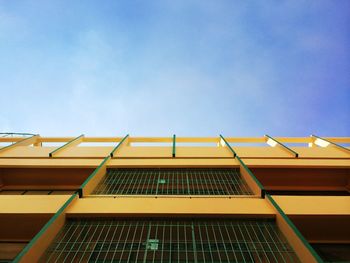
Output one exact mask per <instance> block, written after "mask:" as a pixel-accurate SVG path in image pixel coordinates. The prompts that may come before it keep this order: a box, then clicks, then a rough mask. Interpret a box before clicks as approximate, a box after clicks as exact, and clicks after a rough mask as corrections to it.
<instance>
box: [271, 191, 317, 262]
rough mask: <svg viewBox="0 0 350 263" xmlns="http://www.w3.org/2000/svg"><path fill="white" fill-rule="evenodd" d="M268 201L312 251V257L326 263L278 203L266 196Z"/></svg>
mask: <svg viewBox="0 0 350 263" xmlns="http://www.w3.org/2000/svg"><path fill="white" fill-rule="evenodd" d="M266 197H267V199H269V201H270V202H271V204H272V205H273V206H274V207H275V208H276V210H277V212H278V213H279V214H280V215H281V216H282V217H283V219H284V220H285V221H286V223H287V224H288V225H289V226H290V227H291V228H292V230H293V231H294V233H295V234H296V235H297V236H298V238H299V239H300V240H301V242H302V243H303V244H304V246H305V247H306V248H307V249H308V250H309V251H310V253H311V254H312V256H313V257H314V258H315V259H316V261H317V262H319V263H322V262H324V261H323V260H322V259H321V257H320V256H319V255H318V254H317V252H316V251H315V250H314V249H313V247H312V246H311V245H310V244H309V242H308V241H307V240H306V239H305V237H304V236H303V235H302V234H301V233H300V231H299V230H298V228H297V227H296V226H295V225H294V224H293V222H292V221H291V220H290V219H289V217H288V216H287V215H286V214H285V213H284V212H283V210H282V208H281V207H280V206H279V205H278V204H277V203H276V201H275V200H274V199H273V198H272V196H271V195H269V194H266Z"/></svg>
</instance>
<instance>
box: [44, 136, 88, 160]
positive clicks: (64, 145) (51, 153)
mask: <svg viewBox="0 0 350 263" xmlns="http://www.w3.org/2000/svg"><path fill="white" fill-rule="evenodd" d="M83 136H84V134H82V135H80V136H78V137H76V138H74V139H72V140H70V141H69V142H67V143H65V144H63V145H62V146H60V147H58V148H57V149H55V150H53V151H52V152H50V153H49V157H52V155H53V154H54V153H55V152H57V151H59V150H60V149H62V148H63V147H66V146H67V145H69V144H71V143H72V142H74V141H76V140H78V139H80V138H81V137H83Z"/></svg>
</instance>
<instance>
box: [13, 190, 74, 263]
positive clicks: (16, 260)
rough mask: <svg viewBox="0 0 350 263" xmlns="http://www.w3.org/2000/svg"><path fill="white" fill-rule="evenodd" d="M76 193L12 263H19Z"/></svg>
mask: <svg viewBox="0 0 350 263" xmlns="http://www.w3.org/2000/svg"><path fill="white" fill-rule="evenodd" d="M76 196H77V193H75V194H73V195H72V196H71V197H70V198H69V199H68V200H67V201H66V202H65V203H64V204H63V206H62V207H61V208H60V209H59V210H58V211H57V212H56V213H55V214H54V215H53V216H52V217H51V218H50V220H49V221H48V222H47V223H46V224H45V225H44V226H43V227H42V229H40V231H39V232H38V233H37V234H36V235H35V236H34V237H33V238H32V240H31V241H30V242H29V243H28V244H27V245H26V246H25V247H24V248H23V250H22V251H21V252H20V253H19V254H18V255H17V256H16V258H15V259H14V260H13V262H14V263H17V262H20V260H21V259H22V257H23V256H24V255H25V254H26V253H27V252H28V251H29V250H30V249H31V248H32V246H33V245H34V244H35V243H36V242H37V240H38V239H39V238H40V237H41V236H42V235H43V234H44V233H45V231H46V230H47V229H48V228H49V227H50V226H51V225H52V223H53V222H55V220H56V219H57V218H58V216H60V215H61V214H62V213H63V211H64V210H65V209H66V208H67V207H68V205H69V204H70V203H71V202H72V201H73V200H74V198H75V197H76Z"/></svg>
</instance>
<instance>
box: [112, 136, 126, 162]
mask: <svg viewBox="0 0 350 263" xmlns="http://www.w3.org/2000/svg"><path fill="white" fill-rule="evenodd" d="M128 137H129V134H127V135H126V136H125V137H124V138H123V139H122V140H121V141H120V142H119V143H118V145H117V146H116V147H114V149H113V150H112V151H111V153H110V154H109V155H110V156H111V157H112V158H113V157H114V152H115V151H116V150H117V149H118V148H119V147H120V146H121V145H122V144H123V142H124V141H125V140H126V139H127V138H128Z"/></svg>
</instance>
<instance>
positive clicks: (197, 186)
mask: <svg viewBox="0 0 350 263" xmlns="http://www.w3.org/2000/svg"><path fill="white" fill-rule="evenodd" d="M93 194H95V195H252V192H251V191H250V189H249V187H248V185H247V184H246V183H245V181H244V180H243V179H242V178H241V175H240V173H239V169H226V168H215V169H214V168H212V169H209V168H204V169H203V168H201V169H200V168H174V169H173V168H172V169H170V168H164V169H163V168H162V169H160V168H158V169H157V168H156V169H146V168H143V169H135V168H124V169H122V168H119V169H109V170H108V171H107V174H106V175H105V176H104V178H103V179H102V180H101V182H100V183H99V184H98V186H97V187H96V188H95V190H94V191H93Z"/></svg>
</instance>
